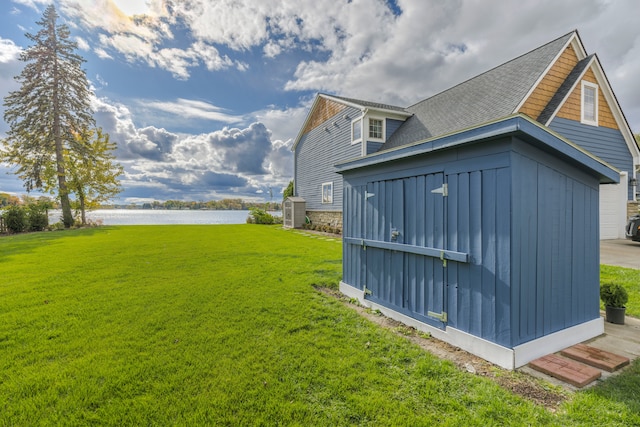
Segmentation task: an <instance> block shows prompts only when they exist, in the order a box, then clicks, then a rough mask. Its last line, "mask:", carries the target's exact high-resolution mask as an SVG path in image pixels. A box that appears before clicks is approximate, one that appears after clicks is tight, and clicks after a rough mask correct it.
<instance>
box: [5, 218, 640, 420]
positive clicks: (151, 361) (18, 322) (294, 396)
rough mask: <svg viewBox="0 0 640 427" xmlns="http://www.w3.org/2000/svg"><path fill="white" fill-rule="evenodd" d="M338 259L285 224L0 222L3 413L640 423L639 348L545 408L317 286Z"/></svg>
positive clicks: (335, 249)
mask: <svg viewBox="0 0 640 427" xmlns="http://www.w3.org/2000/svg"><path fill="white" fill-rule="evenodd" d="M340 271H341V244H340V242H338V241H336V240H327V239H324V238H318V237H309V236H308V235H303V234H299V233H295V232H292V231H284V230H282V229H281V228H280V227H269V226H258V225H237V226H129V227H103V228H97V229H86V230H73V231H65V232H49V233H36V234H26V235H20V236H11V237H0V426H5V425H7V426H12V425H29V426H31V425H88V424H99V425H118V426H120V425H136V426H137V425H234V426H235V425H238V426H247V425H302V426H310V425H314V426H320V425H322V426H325V425H408V426H419V425H436V424H437V425H455V426H458V425H478V426H485V425H544V424H551V425H571V424H574V425H584V424H592V425H621V426H622V425H633V424H636V425H638V424H640V415H639V413H640V408H639V407H638V402H639V401H640V399H639V398H638V397H637V395H635V396H634V395H633V393H632V391H634V390H640V383H639V382H638V381H639V380H638V378H640V365H638V364H637V363H636V364H635V365H634V366H633V367H632V368H631V369H629V370H628V371H627V372H628V374H623V375H621V376H619V377H618V378H619V379H616V380H617V381H625V382H624V383H623V385H622V386H617V385H615V384H614V385H611V383H605V384H604V385H603V386H600V387H598V388H596V389H592V390H590V391H588V392H580V393H576V394H575V395H573V397H571V398H570V399H569V400H568V401H567V402H565V403H564V404H563V405H562V407H561V408H560V410H559V411H558V412H557V413H555V414H552V413H551V412H549V411H547V410H546V409H544V408H542V407H539V406H536V405H534V404H533V403H531V402H529V401H526V400H524V399H522V398H520V397H518V396H515V395H513V394H511V393H510V392H508V391H506V390H505V389H502V388H500V387H499V386H498V385H496V384H495V383H494V382H492V381H490V380H488V379H485V378H482V377H480V376H476V375H472V374H469V373H467V372H463V371H460V370H458V369H457V368H456V367H455V366H454V365H453V364H451V363H449V362H445V361H442V360H439V359H437V358H436V357H434V356H432V355H430V354H429V353H427V352H425V351H424V350H422V349H420V348H419V347H417V346H416V345H414V344H412V343H410V342H409V341H408V340H407V339H406V338H403V337H401V336H398V335H397V334H394V333H393V332H392V331H389V330H385V329H382V328H381V327H379V326H377V325H375V324H373V323H371V322H370V321H368V320H366V319H365V318H363V317H361V316H360V315H358V314H357V313H356V312H355V311H354V310H352V309H350V308H348V307H346V306H345V305H344V304H343V303H342V302H340V301H338V300H337V299H335V298H333V297H331V296H328V295H325V294H324V293H321V292H318V291H317V290H315V288H314V287H313V286H312V285H330V286H334V287H335V285H336V284H337V283H338V281H339V279H340ZM620 387H623V390H628V391H629V392H628V393H621V392H620ZM636 393H637V392H636Z"/></svg>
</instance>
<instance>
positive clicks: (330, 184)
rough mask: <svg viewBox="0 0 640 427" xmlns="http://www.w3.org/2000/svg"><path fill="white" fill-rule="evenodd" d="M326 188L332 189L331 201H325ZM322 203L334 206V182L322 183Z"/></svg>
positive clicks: (330, 191) (330, 193)
mask: <svg viewBox="0 0 640 427" xmlns="http://www.w3.org/2000/svg"><path fill="white" fill-rule="evenodd" d="M326 186H329V187H330V190H329V200H327V201H325V199H324V189H325V187H326ZM320 201H321V203H322V204H323V205H331V204H333V181H331V182H323V183H322V193H320Z"/></svg>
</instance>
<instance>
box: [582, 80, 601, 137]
mask: <svg viewBox="0 0 640 427" xmlns="http://www.w3.org/2000/svg"><path fill="white" fill-rule="evenodd" d="M581 121H582V123H585V124H588V125H593V126H598V85H596V84H594V83H591V82H587V81H583V82H582V117H581Z"/></svg>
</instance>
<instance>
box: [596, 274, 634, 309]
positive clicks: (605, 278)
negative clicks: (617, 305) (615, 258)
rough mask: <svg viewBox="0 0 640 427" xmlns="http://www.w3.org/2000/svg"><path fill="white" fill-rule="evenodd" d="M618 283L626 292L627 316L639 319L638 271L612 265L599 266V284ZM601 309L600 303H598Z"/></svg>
mask: <svg viewBox="0 0 640 427" xmlns="http://www.w3.org/2000/svg"><path fill="white" fill-rule="evenodd" d="M607 282H609V283H619V284H621V285H622V286H624V288H625V289H626V290H627V293H628V294H629V302H627V310H626V314H627V316H633V317H640V270H634V269H632V268H623V267H615V266H612V265H601V266H600V283H607ZM600 305H601V307H602V309H604V305H602V301H601V302H600Z"/></svg>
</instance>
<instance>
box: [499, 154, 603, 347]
mask: <svg viewBox="0 0 640 427" xmlns="http://www.w3.org/2000/svg"><path fill="white" fill-rule="evenodd" d="M525 154H526V155H521V154H519V153H518V154H514V155H513V158H514V161H513V180H512V185H513V197H514V200H513V202H512V205H513V218H514V224H513V227H512V228H513V230H514V233H513V235H512V245H511V257H512V259H513V262H512V276H511V277H512V283H511V288H512V306H511V310H512V312H511V320H512V326H513V338H512V345H514V346H515V345H518V344H522V343H525V342H527V341H530V340H532V339H535V338H539V337H542V336H545V335H549V334H551V333H554V332H557V331H559V330H561V329H564V328H567V327H570V326H574V325H577V324H579V323H583V322H585V321H589V320H593V319H595V318H597V317H598V316H599V314H598V312H597V310H595V309H593V306H594V304H596V305H597V304H598V297H597V292H598V289H599V283H598V280H599V278H598V277H599V275H598V265H599V258H598V255H599V254H598V249H597V248H598V245H599V241H598V236H597V233H595V232H594V230H596V229H597V227H598V181H597V179H596V178H593V177H591V178H590V177H587V176H584V175H581V174H580V173H579V172H578V171H576V169H575V168H574V167H573V166H570V165H567V164H565V163H561V162H559V161H558V160H557V159H553V158H551V157H550V156H547V155H543V154H542V153H538V156H539V158H535V159H534V158H532V157H531V152H527V153H525ZM531 182H535V183H536V185H535V191H531V190H532V188H531Z"/></svg>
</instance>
